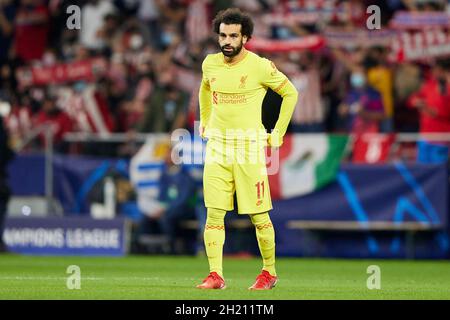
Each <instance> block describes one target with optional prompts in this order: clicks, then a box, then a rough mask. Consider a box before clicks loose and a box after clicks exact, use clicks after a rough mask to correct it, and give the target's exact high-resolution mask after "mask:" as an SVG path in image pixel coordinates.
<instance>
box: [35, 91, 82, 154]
mask: <svg viewBox="0 0 450 320" xmlns="http://www.w3.org/2000/svg"><path fill="white" fill-rule="evenodd" d="M34 123H35V125H36V126H43V125H45V126H53V143H54V147H55V150H57V151H64V149H65V145H64V141H63V137H64V134H66V133H68V132H70V131H72V128H73V124H72V120H71V119H70V117H69V115H68V114H67V113H66V112H64V111H63V110H61V109H59V108H58V106H57V105H56V97H53V96H51V95H50V94H48V93H47V94H45V97H44V99H43V102H42V107H41V111H39V113H38V114H37V115H36V118H35V119H34ZM40 138H41V142H42V145H43V146H45V136H44V135H43V134H42V135H41V136H40Z"/></svg>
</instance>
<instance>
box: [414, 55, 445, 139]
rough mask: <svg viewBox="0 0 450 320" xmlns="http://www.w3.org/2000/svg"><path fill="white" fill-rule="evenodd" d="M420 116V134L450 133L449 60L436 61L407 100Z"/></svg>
mask: <svg viewBox="0 0 450 320" xmlns="http://www.w3.org/2000/svg"><path fill="white" fill-rule="evenodd" d="M409 105H410V106H411V107H413V108H416V109H417V110H418V111H419V114H420V132H422V133H432V132H450V58H447V59H442V60H438V61H437V62H436V65H435V66H434V67H433V70H432V72H431V73H430V74H428V75H427V76H426V78H425V81H424V82H423V84H422V86H421V87H420V89H419V90H418V91H417V92H416V93H414V94H413V95H412V96H411V97H410V99H409Z"/></svg>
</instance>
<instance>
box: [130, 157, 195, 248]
mask: <svg viewBox="0 0 450 320" xmlns="http://www.w3.org/2000/svg"><path fill="white" fill-rule="evenodd" d="M179 152H180V151H177V150H176V149H172V150H171V151H170V152H168V153H167V155H166V158H165V166H164V169H163V172H162V173H161V177H160V180H159V196H158V202H159V206H158V208H157V209H155V211H154V212H147V213H145V215H146V216H147V217H144V220H143V221H142V223H141V226H140V231H139V232H140V233H151V232H154V224H155V223H157V225H158V226H159V228H160V230H161V231H162V233H163V234H165V235H167V236H168V237H169V242H170V248H171V253H176V248H175V242H176V236H177V234H178V233H177V231H179V230H178V227H179V222H180V221H182V220H187V219H195V217H196V213H195V205H196V199H195V196H196V187H195V181H194V180H193V178H192V177H191V176H190V175H189V173H188V172H187V171H186V170H185V167H183V166H182V165H181V164H176V163H178V162H179V161H180V159H181V157H182V154H180V153H179ZM172 157H173V158H172ZM152 226H153V227H152Z"/></svg>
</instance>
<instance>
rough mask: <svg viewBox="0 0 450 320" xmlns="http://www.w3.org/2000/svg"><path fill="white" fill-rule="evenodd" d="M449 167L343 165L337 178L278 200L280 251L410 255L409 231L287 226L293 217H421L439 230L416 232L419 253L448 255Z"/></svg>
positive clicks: (386, 219) (419, 219) (356, 219)
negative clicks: (303, 193)
mask: <svg viewBox="0 0 450 320" xmlns="http://www.w3.org/2000/svg"><path fill="white" fill-rule="evenodd" d="M448 193H449V189H448V170H447V165H446V164H426V165H425V164H407V165H406V164H404V163H400V162H399V163H395V164H389V165H354V164H349V165H342V166H341V170H340V171H339V174H338V177H337V181H336V182H334V183H332V184H330V185H329V186H327V187H325V188H323V189H321V190H318V191H316V192H314V193H311V194H308V195H305V196H302V197H296V198H293V199H289V200H282V201H275V202H274V210H273V213H272V214H271V218H272V221H273V224H274V226H275V228H276V229H277V253H278V254H279V255H288V256H299V255H307V256H311V255H313V256H333V257H363V258H372V257H381V258H404V257H406V256H407V254H408V253H407V251H408V247H407V245H408V244H407V242H408V241H411V240H408V234H407V233H406V232H400V231H391V232H388V231H382V232H373V231H370V232H369V231H360V232H348V231H331V230H322V231H310V230H294V229H289V228H288V227H287V222H288V221H291V220H301V221H339V222H342V221H348V222H359V223H361V224H364V223H370V222H391V223H394V224H398V225H401V224H402V223H403V222H420V223H423V224H424V225H427V224H430V225H437V226H440V228H439V229H438V230H435V231H429V232H428V231H426V232H418V233H416V234H414V237H415V238H414V239H413V240H414V241H415V243H413V244H410V245H412V246H414V248H413V249H414V250H415V253H414V256H415V257H418V258H447V257H449V255H450V250H449V249H450V243H449V226H448V206H449V204H448Z"/></svg>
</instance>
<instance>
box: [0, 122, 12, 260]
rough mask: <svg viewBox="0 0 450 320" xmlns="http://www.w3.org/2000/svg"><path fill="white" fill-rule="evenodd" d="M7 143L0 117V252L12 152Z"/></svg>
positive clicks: (8, 190)
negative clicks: (8, 169)
mask: <svg viewBox="0 0 450 320" xmlns="http://www.w3.org/2000/svg"><path fill="white" fill-rule="evenodd" d="M8 143H9V141H8V134H7V131H6V130H5V128H4V127H3V117H2V116H1V115H0V252H3V251H5V250H6V248H5V245H4V244H3V228H4V221H5V218H6V210H7V205H8V200H9V197H10V193H11V192H10V189H9V187H8V185H7V180H8V176H7V165H8V163H9V161H10V160H11V159H12V157H13V151H12V150H11V148H10V147H9V144H8Z"/></svg>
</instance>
